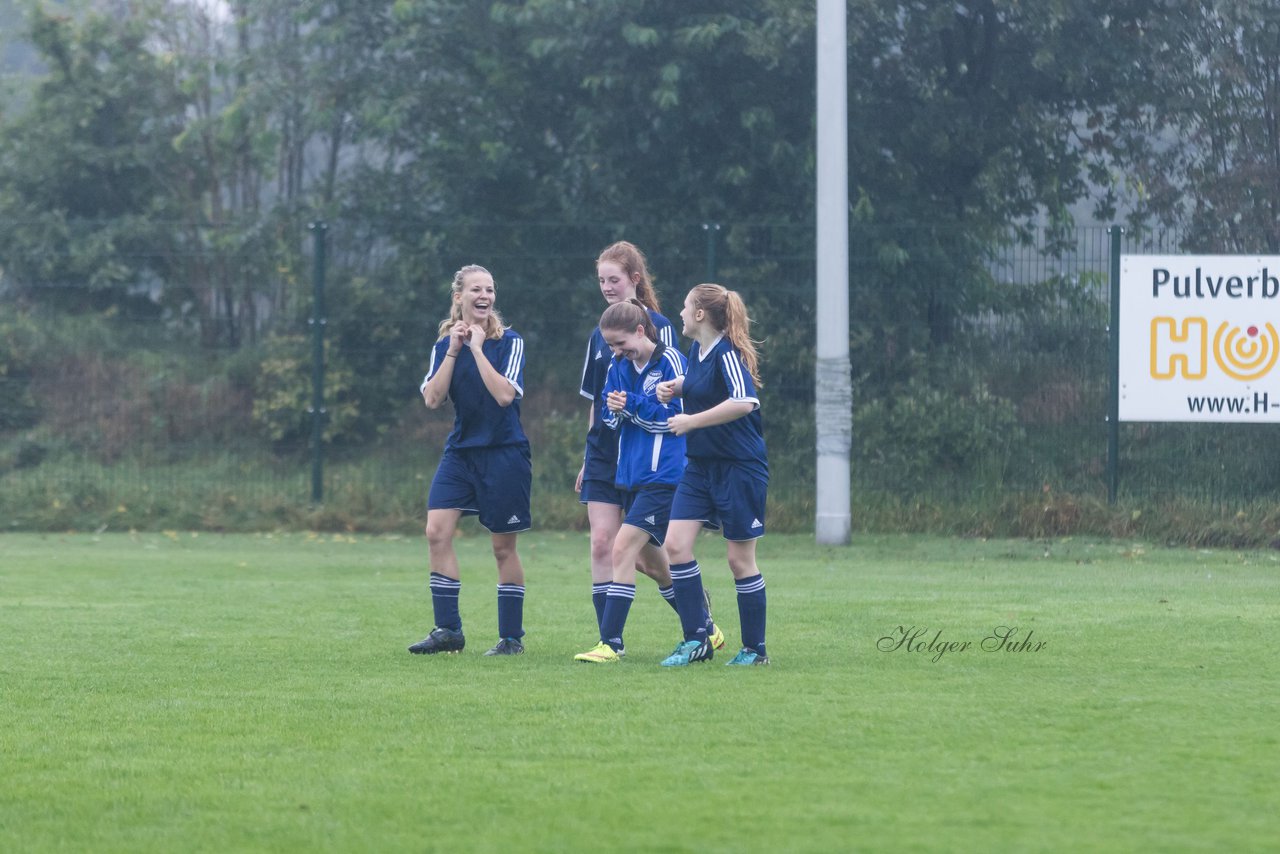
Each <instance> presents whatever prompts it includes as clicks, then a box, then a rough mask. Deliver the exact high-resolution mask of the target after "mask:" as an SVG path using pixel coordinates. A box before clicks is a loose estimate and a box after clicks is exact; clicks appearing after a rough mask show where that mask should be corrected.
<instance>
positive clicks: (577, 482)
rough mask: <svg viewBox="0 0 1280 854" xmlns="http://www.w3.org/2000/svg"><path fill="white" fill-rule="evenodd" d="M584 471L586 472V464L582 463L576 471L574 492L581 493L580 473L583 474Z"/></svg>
mask: <svg viewBox="0 0 1280 854" xmlns="http://www.w3.org/2000/svg"><path fill="white" fill-rule="evenodd" d="M586 470H587V464H586V463H583V464H582V467H581V468H579V469H578V479H577V480H575V481H574V482H573V491H574V492H581V491H582V473H583V472H585V471H586Z"/></svg>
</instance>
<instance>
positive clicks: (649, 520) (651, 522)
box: [644, 516, 658, 525]
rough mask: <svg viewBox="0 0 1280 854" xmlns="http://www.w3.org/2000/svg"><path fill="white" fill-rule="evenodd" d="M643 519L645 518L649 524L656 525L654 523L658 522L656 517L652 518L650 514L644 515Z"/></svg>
mask: <svg viewBox="0 0 1280 854" xmlns="http://www.w3.org/2000/svg"><path fill="white" fill-rule="evenodd" d="M644 520H645V521H646V522H648V523H649V524H650V525H656V524H658V520H657V519H655V518H653V517H652V516H645V517H644Z"/></svg>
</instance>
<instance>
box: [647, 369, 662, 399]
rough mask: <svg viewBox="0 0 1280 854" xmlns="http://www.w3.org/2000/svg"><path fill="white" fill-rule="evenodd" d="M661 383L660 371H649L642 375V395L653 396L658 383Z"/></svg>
mask: <svg viewBox="0 0 1280 854" xmlns="http://www.w3.org/2000/svg"><path fill="white" fill-rule="evenodd" d="M660 382H662V371H650V372H649V373H647V374H645V375H644V393H645V394H653V392H654V390H655V389H656V388H657V387H658V383H660Z"/></svg>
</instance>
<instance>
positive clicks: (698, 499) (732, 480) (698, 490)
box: [671, 459, 769, 541]
mask: <svg viewBox="0 0 1280 854" xmlns="http://www.w3.org/2000/svg"><path fill="white" fill-rule="evenodd" d="M768 492H769V476H768V475H767V474H762V473H760V472H756V471H752V470H751V469H750V468H748V467H747V466H745V465H742V464H740V463H737V462H734V461H733V460H692V459H691V460H689V464H688V465H687V466H685V469H684V477H683V478H682V479H681V480H680V485H679V486H678V487H676V496H675V500H674V501H673V502H672V503H671V518H672V519H680V520H684V521H691V522H702V523H703V525H705V526H706V527H708V528H723V529H724V538H725V539H726V540H734V541H741V540H754V539H756V538H757V537H763V536H764V505H765V499H766V497H767V495H768Z"/></svg>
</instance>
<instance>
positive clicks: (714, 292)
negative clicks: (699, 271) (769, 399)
mask: <svg viewBox="0 0 1280 854" xmlns="http://www.w3.org/2000/svg"><path fill="white" fill-rule="evenodd" d="M689 296H691V297H693V307H694V308H700V309H702V310H703V311H705V312H706V313H707V319H708V320H710V321H711V325H712V326H713V327H715V329H716V331H717V332H721V333H723V334H724V337H726V338H728V339H729V343H730V344H732V345H733V346H734V347H736V348H737V350H738V355H740V356H741V357H742V364H744V365H746V366H747V371H748V372H749V373H750V374H751V379H752V381H753V382H754V383H755V385H756V388H763V387H764V383H763V382H761V381H760V356H759V354H757V353H756V342H755V341H753V340H751V317H750V316H749V315H748V314H747V306H746V303H744V302H743V301H742V297H740V296H739V295H738V292H737V291H731V290H729V289H728V288H726V287H724V286H723V285H711V284H706V285H697V286H695V287H694V288H693V290H691V291H689Z"/></svg>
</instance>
